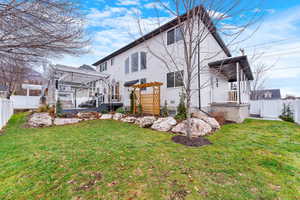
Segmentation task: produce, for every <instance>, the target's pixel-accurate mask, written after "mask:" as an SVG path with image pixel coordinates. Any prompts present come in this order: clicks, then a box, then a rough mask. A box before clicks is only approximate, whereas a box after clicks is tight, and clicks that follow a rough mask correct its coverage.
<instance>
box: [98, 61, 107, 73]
mask: <svg viewBox="0 0 300 200" xmlns="http://www.w3.org/2000/svg"><path fill="white" fill-rule="evenodd" d="M99 70H100V72H103V71H106V70H107V62H104V63H101V64H100V66H99Z"/></svg>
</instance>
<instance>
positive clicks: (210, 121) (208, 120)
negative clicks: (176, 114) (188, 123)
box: [192, 111, 220, 130]
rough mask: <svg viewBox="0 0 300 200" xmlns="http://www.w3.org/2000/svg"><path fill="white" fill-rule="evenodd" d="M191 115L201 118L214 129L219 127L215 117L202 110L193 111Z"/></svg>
mask: <svg viewBox="0 0 300 200" xmlns="http://www.w3.org/2000/svg"><path fill="white" fill-rule="evenodd" d="M192 117H193V118H198V119H201V120H203V121H205V122H206V123H208V124H209V125H210V126H211V128H212V129H214V130H216V129H220V124H219V122H218V121H217V120H216V119H215V118H213V117H210V116H208V115H207V114H206V113H204V112H202V111H197V112H193V113H192Z"/></svg>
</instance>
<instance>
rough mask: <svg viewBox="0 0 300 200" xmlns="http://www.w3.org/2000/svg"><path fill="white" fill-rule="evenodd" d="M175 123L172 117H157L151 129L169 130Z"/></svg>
mask: <svg viewBox="0 0 300 200" xmlns="http://www.w3.org/2000/svg"><path fill="white" fill-rule="evenodd" d="M176 124H177V122H176V120H175V119H174V118H173V117H166V118H159V119H158V120H156V121H155V122H154V123H153V125H152V126H151V128H152V129H154V130H157V131H169V130H171V128H172V127H173V126H175V125H176Z"/></svg>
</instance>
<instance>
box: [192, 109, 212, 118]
mask: <svg viewBox="0 0 300 200" xmlns="http://www.w3.org/2000/svg"><path fill="white" fill-rule="evenodd" d="M192 117H193V118H198V119H203V118H206V117H209V116H208V115H207V114H206V113H205V112H202V111H201V110H198V111H195V112H193V113H192Z"/></svg>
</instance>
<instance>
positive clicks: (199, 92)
mask: <svg viewBox="0 0 300 200" xmlns="http://www.w3.org/2000/svg"><path fill="white" fill-rule="evenodd" d="M199 27H200V19H199V17H198V35H199V29H200V28H199ZM197 57H198V108H199V110H201V80H200V77H201V76H200V39H199V38H198V56H197Z"/></svg>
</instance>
